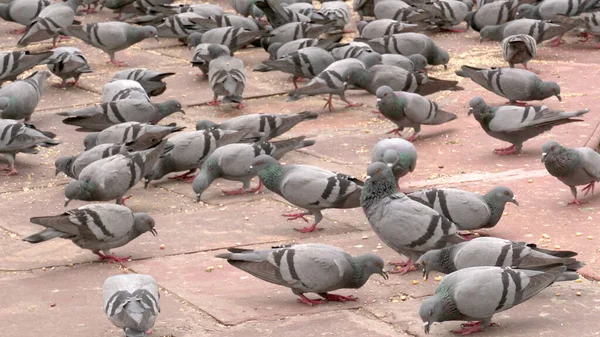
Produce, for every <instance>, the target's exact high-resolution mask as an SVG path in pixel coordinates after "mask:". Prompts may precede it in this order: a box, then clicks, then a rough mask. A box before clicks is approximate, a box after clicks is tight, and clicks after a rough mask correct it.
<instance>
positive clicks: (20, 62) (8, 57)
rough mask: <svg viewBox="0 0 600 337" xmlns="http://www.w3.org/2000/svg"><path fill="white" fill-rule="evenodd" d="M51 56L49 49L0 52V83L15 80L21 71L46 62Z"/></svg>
mask: <svg viewBox="0 0 600 337" xmlns="http://www.w3.org/2000/svg"><path fill="white" fill-rule="evenodd" d="M51 56H52V52H51V51H46V52H41V53H31V52H29V51H27V50H25V51H5V52H0V84H2V82H5V81H15V80H16V79H17V76H19V75H21V74H22V73H23V72H25V71H27V70H29V69H31V68H33V67H35V66H37V65H38V64H42V63H47V62H48V58H49V57H51Z"/></svg>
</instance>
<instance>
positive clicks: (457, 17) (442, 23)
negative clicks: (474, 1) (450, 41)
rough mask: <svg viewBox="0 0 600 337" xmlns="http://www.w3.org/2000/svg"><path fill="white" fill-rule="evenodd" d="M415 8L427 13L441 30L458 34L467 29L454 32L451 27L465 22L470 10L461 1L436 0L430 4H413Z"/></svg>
mask: <svg viewBox="0 0 600 337" xmlns="http://www.w3.org/2000/svg"><path fill="white" fill-rule="evenodd" d="M415 7H417V8H420V9H422V10H424V11H425V12H428V13H430V14H431V16H432V19H431V20H432V21H433V22H435V23H436V24H437V25H438V26H439V27H440V28H441V29H444V30H449V31H453V32H458V33H464V32H466V31H467V30H468V29H469V25H468V24H467V27H466V28H465V29H464V30H456V29H454V28H453V27H454V26H456V25H459V24H460V23H461V22H463V21H465V19H466V18H467V14H468V13H469V11H470V9H469V7H467V5H466V4H464V3H463V2H461V1H456V0H438V1H436V2H434V3H432V4H419V3H415Z"/></svg>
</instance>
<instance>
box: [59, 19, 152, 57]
mask: <svg viewBox="0 0 600 337" xmlns="http://www.w3.org/2000/svg"><path fill="white" fill-rule="evenodd" d="M63 31H64V33H65V34H66V35H69V36H74V37H76V38H78V39H80V40H82V41H83V42H85V43H87V44H89V45H90V46H92V47H96V48H98V49H101V50H102V51H104V52H105V53H107V54H108V56H109V57H110V61H109V62H110V63H112V64H114V65H116V66H119V67H123V66H126V64H125V62H122V61H117V60H115V53H116V52H118V51H120V50H124V49H127V48H129V47H131V46H133V45H134V44H136V43H138V42H141V41H143V40H145V39H147V38H155V39H156V40H157V41H158V32H157V31H156V27H153V26H134V25H130V24H128V23H125V22H115V21H110V22H98V23H88V24H87V25H82V26H70V27H67V28H66V29H63Z"/></svg>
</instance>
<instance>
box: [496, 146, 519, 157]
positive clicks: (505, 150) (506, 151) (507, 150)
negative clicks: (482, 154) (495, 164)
mask: <svg viewBox="0 0 600 337" xmlns="http://www.w3.org/2000/svg"><path fill="white" fill-rule="evenodd" d="M519 153H521V151H520V150H519V149H517V148H516V147H515V146H514V145H512V146H509V147H507V148H503V149H494V154H497V155H499V156H507V155H510V154H519Z"/></svg>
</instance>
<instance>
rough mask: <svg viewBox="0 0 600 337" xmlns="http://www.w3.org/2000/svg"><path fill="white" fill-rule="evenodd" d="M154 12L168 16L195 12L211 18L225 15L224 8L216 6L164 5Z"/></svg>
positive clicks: (156, 8)
mask: <svg viewBox="0 0 600 337" xmlns="http://www.w3.org/2000/svg"><path fill="white" fill-rule="evenodd" d="M153 10H159V11H162V12H163V13H165V14H167V15H172V14H177V13H188V12H193V13H196V14H200V15H201V16H203V17H211V16H216V15H223V14H224V11H223V8H221V6H219V5H214V4H163V5H161V6H156V7H154V8H153Z"/></svg>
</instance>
